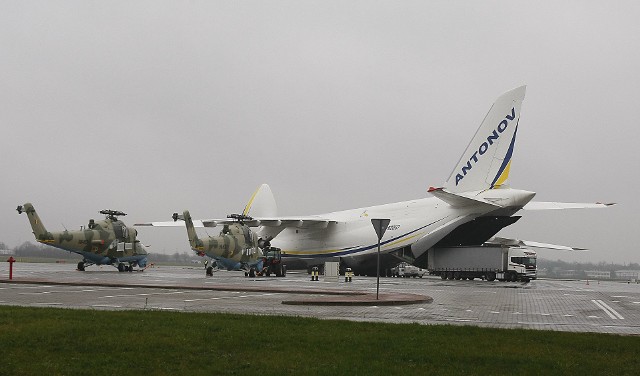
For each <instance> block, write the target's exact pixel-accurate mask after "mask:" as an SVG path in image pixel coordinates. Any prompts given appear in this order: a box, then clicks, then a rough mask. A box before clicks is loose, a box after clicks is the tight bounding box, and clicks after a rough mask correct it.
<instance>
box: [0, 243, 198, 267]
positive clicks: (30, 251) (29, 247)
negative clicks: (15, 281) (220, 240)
mask: <svg viewBox="0 0 640 376" xmlns="http://www.w3.org/2000/svg"><path fill="white" fill-rule="evenodd" d="M1 249H5V250H12V251H13V255H14V256H15V257H16V258H19V257H22V258H38V259H43V258H44V259H53V260H81V259H82V256H80V255H78V254H77V253H73V252H69V251H65V250H62V249H59V248H56V247H52V246H50V245H46V244H39V243H38V244H33V243H31V242H28V241H27V242H24V243H22V244H20V245H19V246H17V247H14V248H13V249H11V248H9V247H7V246H6V244H5V243H3V242H0V250H1ZM148 259H149V262H171V263H184V264H188V263H191V262H192V261H193V260H200V261H202V257H198V256H196V255H195V254H189V253H187V252H183V253H178V252H176V253H173V254H162V253H149V257H148Z"/></svg>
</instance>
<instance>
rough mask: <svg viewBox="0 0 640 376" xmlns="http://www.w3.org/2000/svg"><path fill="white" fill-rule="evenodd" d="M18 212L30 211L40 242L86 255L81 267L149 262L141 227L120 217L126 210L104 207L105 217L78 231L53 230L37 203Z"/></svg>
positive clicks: (120, 267)
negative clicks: (37, 211)
mask: <svg viewBox="0 0 640 376" xmlns="http://www.w3.org/2000/svg"><path fill="white" fill-rule="evenodd" d="M16 210H17V211H18V214H22V213H27V217H28V218H29V222H30V223H31V228H32V229H33V234H34V235H35V237H36V240H37V241H38V242H39V243H43V244H48V245H50V246H53V247H56V248H60V249H64V250H65V251H69V252H73V253H77V254H79V255H82V257H83V260H82V261H80V262H79V263H78V270H80V271H84V269H85V267H87V266H91V265H94V264H95V265H113V266H115V267H117V268H118V271H120V272H124V271H129V272H131V271H133V268H134V267H135V266H139V267H141V268H144V267H146V266H147V251H146V250H145V246H144V245H143V244H142V243H140V241H139V240H136V235H137V234H138V231H137V230H136V229H134V228H130V227H127V226H126V225H125V224H124V222H122V221H120V220H118V217H119V216H125V215H126V214H125V213H123V212H121V211H117V210H101V211H100V214H104V215H106V218H105V220H103V221H94V220H93V219H90V220H89V224H88V225H87V227H86V228H84V229H80V230H78V231H68V230H66V229H65V230H64V231H58V232H49V231H47V229H46V228H45V227H44V225H43V224H42V221H41V220H40V217H39V216H38V213H36V210H35V209H34V207H33V205H32V204H30V203H26V204H24V205H20V206H18V208H17V209H16Z"/></svg>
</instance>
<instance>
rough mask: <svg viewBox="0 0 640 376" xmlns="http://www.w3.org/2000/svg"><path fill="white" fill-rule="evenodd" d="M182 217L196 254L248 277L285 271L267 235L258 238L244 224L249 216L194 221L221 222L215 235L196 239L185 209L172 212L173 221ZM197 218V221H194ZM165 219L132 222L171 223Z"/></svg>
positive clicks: (233, 215) (230, 216)
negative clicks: (219, 228)
mask: <svg viewBox="0 0 640 376" xmlns="http://www.w3.org/2000/svg"><path fill="white" fill-rule="evenodd" d="M179 219H180V220H184V222H185V225H186V228H187V235H188V237H189V244H190V245H191V249H193V250H194V251H195V252H196V253H197V254H198V255H199V256H205V255H206V256H209V257H211V258H212V259H214V260H215V263H216V264H217V265H218V266H219V267H223V268H226V269H227V270H245V274H246V275H247V276H249V277H254V276H255V275H256V274H258V275H267V276H268V275H270V274H271V273H273V274H275V275H276V276H277V277H281V276H285V275H286V267H285V265H284V264H282V260H281V252H280V249H279V248H275V247H271V244H270V243H269V239H262V238H258V235H257V234H256V233H255V232H253V231H251V228H250V227H249V226H248V225H246V224H245V222H246V221H251V220H252V218H251V217H249V216H246V215H241V214H231V215H228V216H227V220H223V221H216V222H207V224H206V225H203V224H201V223H198V226H199V227H215V226H217V225H218V224H222V225H223V227H222V231H220V234H219V235H218V236H208V237H206V238H203V239H200V238H199V237H198V235H197V234H196V230H195V226H194V223H193V220H192V219H191V215H190V214H189V211H188V210H185V211H184V212H183V215H179V214H178V213H174V214H173V221H174V223H175V222H177V221H178V220H179ZM198 222H201V221H198ZM172 225H175V224H172V223H170V222H169V223H168V222H153V223H145V224H138V225H136V226H172ZM212 269H213V267H212V266H210V267H208V268H207V275H211V272H212Z"/></svg>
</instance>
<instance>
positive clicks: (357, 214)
mask: <svg viewBox="0 0 640 376" xmlns="http://www.w3.org/2000/svg"><path fill="white" fill-rule="evenodd" d="M496 191H497V190H491V191H483V192H478V193H477V194H476V195H474V196H473V200H479V201H478V204H477V205H465V206H460V207H456V206H454V205H452V204H449V203H447V202H445V201H443V200H441V199H439V198H436V197H428V198H423V199H417V200H411V201H404V202H398V203H392V204H385V205H378V206H371V207H366V208H359V209H352V210H346V211H340V212H333V213H327V214H321V215H319V217H322V218H326V219H330V220H331V221H332V222H329V223H328V225H327V226H326V227H325V228H286V229H284V230H283V231H282V232H281V233H280V234H278V235H277V237H276V238H275V239H274V240H273V245H274V246H276V247H279V248H281V249H282V252H283V257H284V258H285V260H286V261H287V260H288V262H297V261H303V262H305V263H307V264H310V265H311V264H317V263H322V262H324V261H328V260H335V259H336V258H340V261H341V262H343V263H344V265H345V266H348V267H351V268H362V265H363V263H367V262H366V261H365V260H368V261H369V262H368V263H369V264H370V263H371V261H372V260H373V258H372V255H373V254H375V253H376V252H377V236H376V233H375V231H374V229H373V226H372V224H371V219H373V218H381V219H390V220H391V222H390V223H389V226H388V227H387V230H386V232H385V233H384V236H383V237H382V239H381V241H380V251H381V254H387V255H388V254H391V253H393V252H395V251H398V250H401V249H404V250H406V251H407V252H409V251H410V252H411V254H410V257H411V258H413V259H415V258H417V257H419V256H420V255H422V254H423V253H425V252H426V251H427V250H428V249H429V248H431V247H433V246H435V245H436V244H437V243H438V242H439V241H440V240H442V239H443V238H444V237H445V236H446V235H447V234H449V233H450V232H451V231H453V230H454V229H455V228H457V227H459V226H461V225H463V224H465V223H467V222H470V221H472V220H474V219H475V218H478V217H481V216H485V215H499V216H510V215H512V214H513V213H515V212H516V211H518V210H519V209H521V208H522V206H524V205H525V204H526V203H527V202H529V201H530V200H531V199H532V198H533V196H534V193H533V192H528V191H520V190H514V189H507V188H505V189H501V190H500V191H501V192H499V194H496ZM481 200H484V201H486V203H482V202H481ZM399 260H401V259H400V258H396V259H395V260H393V261H392V263H393V262H395V263H397V262H398V261H399ZM383 267H384V265H383Z"/></svg>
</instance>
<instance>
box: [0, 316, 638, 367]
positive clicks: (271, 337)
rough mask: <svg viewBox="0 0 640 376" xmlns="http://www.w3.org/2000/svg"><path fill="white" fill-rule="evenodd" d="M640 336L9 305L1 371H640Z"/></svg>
mask: <svg viewBox="0 0 640 376" xmlns="http://www.w3.org/2000/svg"><path fill="white" fill-rule="evenodd" d="M639 345H640V337H634V336H617V335H607V334H596V333H566V332H552V331H540V330H522V329H513V330H505V329H486V328H479V327H472V326H448V325H434V326H425V325H419V324H384V323H370V322H350V321H339V320H319V319H312V318H301V317H288V316H259V315H255V316H253V315H236V314H221V313H181V312H165V311H102V310H76V309H59V308H30V307H13V306H0V354H2V360H1V363H0V374H1V375H36V374H37V375H44V374H47V375H79V374H84V375H86V374H92V375H116V374H117V375H128V374H136V375H139V374H141V373H143V374H151V375H182V374H190V375H211V374H214V375H244V374H254V373H256V372H258V373H259V374H261V375H282V374H293V375H326V374H339V375H342V374H345V375H365V374H366V375H390V374H409V373H412V374H420V375H429V374H433V375H443V374H454V375H460V374H467V375H476V374H488V375H494V374H502V373H507V374H518V375H571V374H573V375H609V374H610V375H637V374H638V370H639V369H640V357H638V356H637V349H638V347H639Z"/></svg>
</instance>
